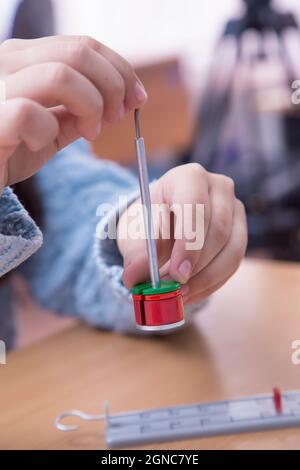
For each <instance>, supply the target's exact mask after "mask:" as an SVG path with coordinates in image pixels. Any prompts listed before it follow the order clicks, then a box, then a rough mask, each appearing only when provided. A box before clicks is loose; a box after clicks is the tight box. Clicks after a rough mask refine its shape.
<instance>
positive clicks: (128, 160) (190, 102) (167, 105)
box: [0, 0, 300, 331]
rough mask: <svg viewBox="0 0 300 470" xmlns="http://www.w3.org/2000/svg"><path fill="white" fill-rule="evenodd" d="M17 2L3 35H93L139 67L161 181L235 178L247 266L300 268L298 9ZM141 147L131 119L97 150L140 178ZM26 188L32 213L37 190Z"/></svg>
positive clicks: (251, 2) (129, 0) (291, 2)
mask: <svg viewBox="0 0 300 470" xmlns="http://www.w3.org/2000/svg"><path fill="white" fill-rule="evenodd" d="M11 1H13V0H11ZM4 3H5V2H4ZM16 4H18V9H17V12H16V15H14V17H13V18H11V20H10V21H11V24H12V25H13V26H12V28H11V30H10V31H9V30H7V25H8V24H10V23H9V22H8V21H4V18H5V15H4V14H3V12H2V19H1V22H0V31H2V32H3V36H4V33H5V34H6V36H7V35H11V36H13V37H38V36H42V35H47V34H53V33H54V32H55V33H57V34H83V35H89V36H93V37H95V38H96V39H98V40H99V41H101V42H103V43H105V44H107V45H109V46H110V47H112V48H113V49H115V50H117V51H118V52H120V53H121V54H122V55H124V56H125V57H126V58H127V59H128V60H129V61H131V62H132V63H133V64H134V66H135V67H136V70H137V73H138V75H139V76H140V78H141V80H142V81H143V83H144V84H145V87H146V89H147V92H148V95H149V100H148V103H147V104H146V106H145V108H144V110H143V113H142V126H143V134H144V137H145V142H146V146H147V150H148V154H149V162H150V171H151V175H152V176H153V177H157V176H159V175H160V174H161V173H163V172H164V171H166V170H167V169H168V168H170V167H172V166H175V165H178V164H182V163H187V162H192V161H197V162H199V163H201V164H202V165H204V166H205V168H206V169H208V170H210V171H214V172H221V173H225V174H227V175H229V176H231V177H232V178H233V179H234V181H235V184H236V191H237V194H238V196H239V197H240V198H241V199H242V201H243V202H244V204H245V206H246V209H247V216H248V224H249V248H248V256H258V257H268V258H272V259H279V260H288V261H300V105H299V104H296V103H293V102H292V93H293V92H294V91H295V90H293V88H292V84H293V82H294V80H297V79H300V33H299V28H298V22H299V23H300V4H299V0H282V1H280V0H278V1H275V0H274V1H271V0H222V2H220V1H218V0H210V1H209V2H200V1H198V0H176V2H174V1H172V0H151V2H149V1H145V0H139V1H137V0H109V1H108V0H52V1H51V0H23V2H21V3H20V2H16ZM25 20H26V21H25ZM1 23H2V24H1ZM5 28H6V31H5ZM0 38H1V35H0ZM133 137H134V136H133V124H132V116H129V117H128V118H126V119H125V121H124V122H122V123H120V124H117V125H114V126H109V127H106V128H104V130H103V132H102V134H101V135H100V137H99V139H98V140H97V141H96V142H95V144H94V145H93V149H92V150H93V152H94V153H95V154H96V155H97V156H98V157H99V158H109V159H112V160H115V161H118V162H119V163H120V164H121V165H124V166H127V167H130V168H132V169H133V171H134V170H135V154H134V148H133ZM17 190H18V191H20V197H21V199H23V200H24V201H25V203H26V199H28V194H29V193H30V191H31V189H29V186H28V184H27V183H25V185H23V186H21V187H20V188H19V189H17ZM29 199H30V198H29ZM28 204H29V209H30V201H28ZM27 323H28V322H27ZM29 323H30V322H29ZM24 328H25V330H26V328H27V329H28V331H29V330H30V331H32V329H31V326H30V325H29V326H28V327H26V326H25V327H24Z"/></svg>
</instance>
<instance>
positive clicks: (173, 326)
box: [136, 319, 185, 331]
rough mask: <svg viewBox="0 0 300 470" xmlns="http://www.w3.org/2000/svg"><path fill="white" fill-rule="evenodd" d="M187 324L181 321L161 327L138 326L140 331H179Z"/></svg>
mask: <svg viewBox="0 0 300 470" xmlns="http://www.w3.org/2000/svg"><path fill="white" fill-rule="evenodd" d="M184 323H185V320H184V319H183V320H180V321H178V322H176V323H169V324H168V325H159V326H147V325H136V327H137V329H138V330H140V331H170V330H177V328H180V327H181V326H183V325H184Z"/></svg>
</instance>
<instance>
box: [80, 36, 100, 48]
mask: <svg viewBox="0 0 300 470" xmlns="http://www.w3.org/2000/svg"><path fill="white" fill-rule="evenodd" d="M78 44H80V45H82V46H84V47H85V48H87V47H90V48H91V49H96V46H97V44H98V43H97V41H96V39H94V38H92V37H91V36H88V35H82V36H78Z"/></svg>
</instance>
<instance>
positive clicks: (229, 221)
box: [118, 163, 247, 302]
mask: <svg viewBox="0 0 300 470" xmlns="http://www.w3.org/2000/svg"><path fill="white" fill-rule="evenodd" d="M151 199H152V204H165V205H167V206H168V207H169V208H170V207H171V206H172V205H173V204H174V203H176V204H178V205H179V206H182V207H183V205H184V204H191V206H190V207H192V215H193V216H195V208H196V204H197V203H198V204H199V203H200V204H201V203H202V204H204V221H203V227H204V245H203V247H200V248H199V249H196V250H195V249H193V250H190V249H187V248H186V243H187V242H191V240H190V239H187V238H186V237H185V236H183V237H181V238H176V239H175V237H174V235H175V234H174V227H173V229H172V230H171V237H170V238H169V239H163V238H161V237H160V238H159V239H158V240H157V251H158V258H159V266H160V275H161V277H169V278H172V279H174V280H177V281H179V282H180V283H181V284H182V294H183V298H184V301H185V302H194V301H197V300H200V299H204V298H205V297H207V296H209V295H210V294H212V293H213V292H214V291H216V290H217V289H219V288H220V287H221V286H222V285H223V284H224V283H225V282H226V281H227V280H228V279H229V278H230V277H231V276H232V275H233V273H234V272H235V271H236V270H237V268H238V266H239V264H240V262H241V260H242V258H243V256H244V254H245V250H246V246H247V224H246V216H245V210H244V206H243V204H242V203H241V202H240V201H239V200H238V199H237V198H236V197H235V192H234V183H233V181H232V180H231V179H230V178H228V177H227V176H223V175H217V174H214V173H209V172H207V171H206V170H205V169H204V168H203V167H202V166H201V165H198V164H196V163H192V164H187V165H184V166H180V167H176V168H173V169H172V170H170V171H168V172H167V173H166V174H165V175H164V176H162V177H161V178H160V179H159V180H158V181H157V182H155V183H154V184H153V185H151ZM138 205H140V200H139V201H136V202H134V203H133V205H132V206H130V208H128V209H127V211H125V212H124V213H123V214H122V216H121V217H120V221H119V225H118V246H119V250H120V252H121V254H122V256H123V258H124V275H123V282H124V284H125V286H126V287H128V288H132V287H133V286H134V285H135V284H138V283H140V282H143V281H146V280H149V265H148V259H147V250H146V242H145V240H144V239H138V240H133V239H131V238H130V237H129V236H128V227H127V223H126V222H127V221H128V218H130V212H131V211H132V209H134V208H136V207H137V206H138ZM154 219H155V218H154ZM155 223H156V225H157V224H159V225H161V221H157V220H156V221H155ZM182 223H183V225H184V226H183V227H181V228H183V229H184V228H186V226H187V224H190V223H191V218H190V216H189V215H188V214H187V215H185V216H184V218H183V221H182ZM194 227H195V225H194ZM157 228H158V227H157V226H156V229H157ZM160 229H161V226H160ZM183 234H184V230H183Z"/></svg>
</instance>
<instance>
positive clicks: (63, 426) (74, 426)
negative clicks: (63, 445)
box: [54, 403, 109, 432]
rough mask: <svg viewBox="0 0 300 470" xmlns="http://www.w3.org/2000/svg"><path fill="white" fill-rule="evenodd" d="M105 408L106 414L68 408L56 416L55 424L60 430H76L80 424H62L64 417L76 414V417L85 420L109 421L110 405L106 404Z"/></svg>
mask: <svg viewBox="0 0 300 470" xmlns="http://www.w3.org/2000/svg"><path fill="white" fill-rule="evenodd" d="M104 408H105V412H104V414H101V415H100V414H98V415H97V414H95V415H91V414H88V413H84V412H83V411H80V410H67V411H64V412H63V413H61V414H60V415H58V416H57V417H56V418H55V422H54V425H55V427H56V429H58V430H59V431H65V432H68V431H75V430H76V429H78V427H79V425H78V424H62V422H61V421H62V420H63V419H65V418H69V417H71V416H75V417H77V418H80V419H83V420H85V421H101V420H106V421H108V420H109V414H108V405H107V403H105V404H104Z"/></svg>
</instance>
